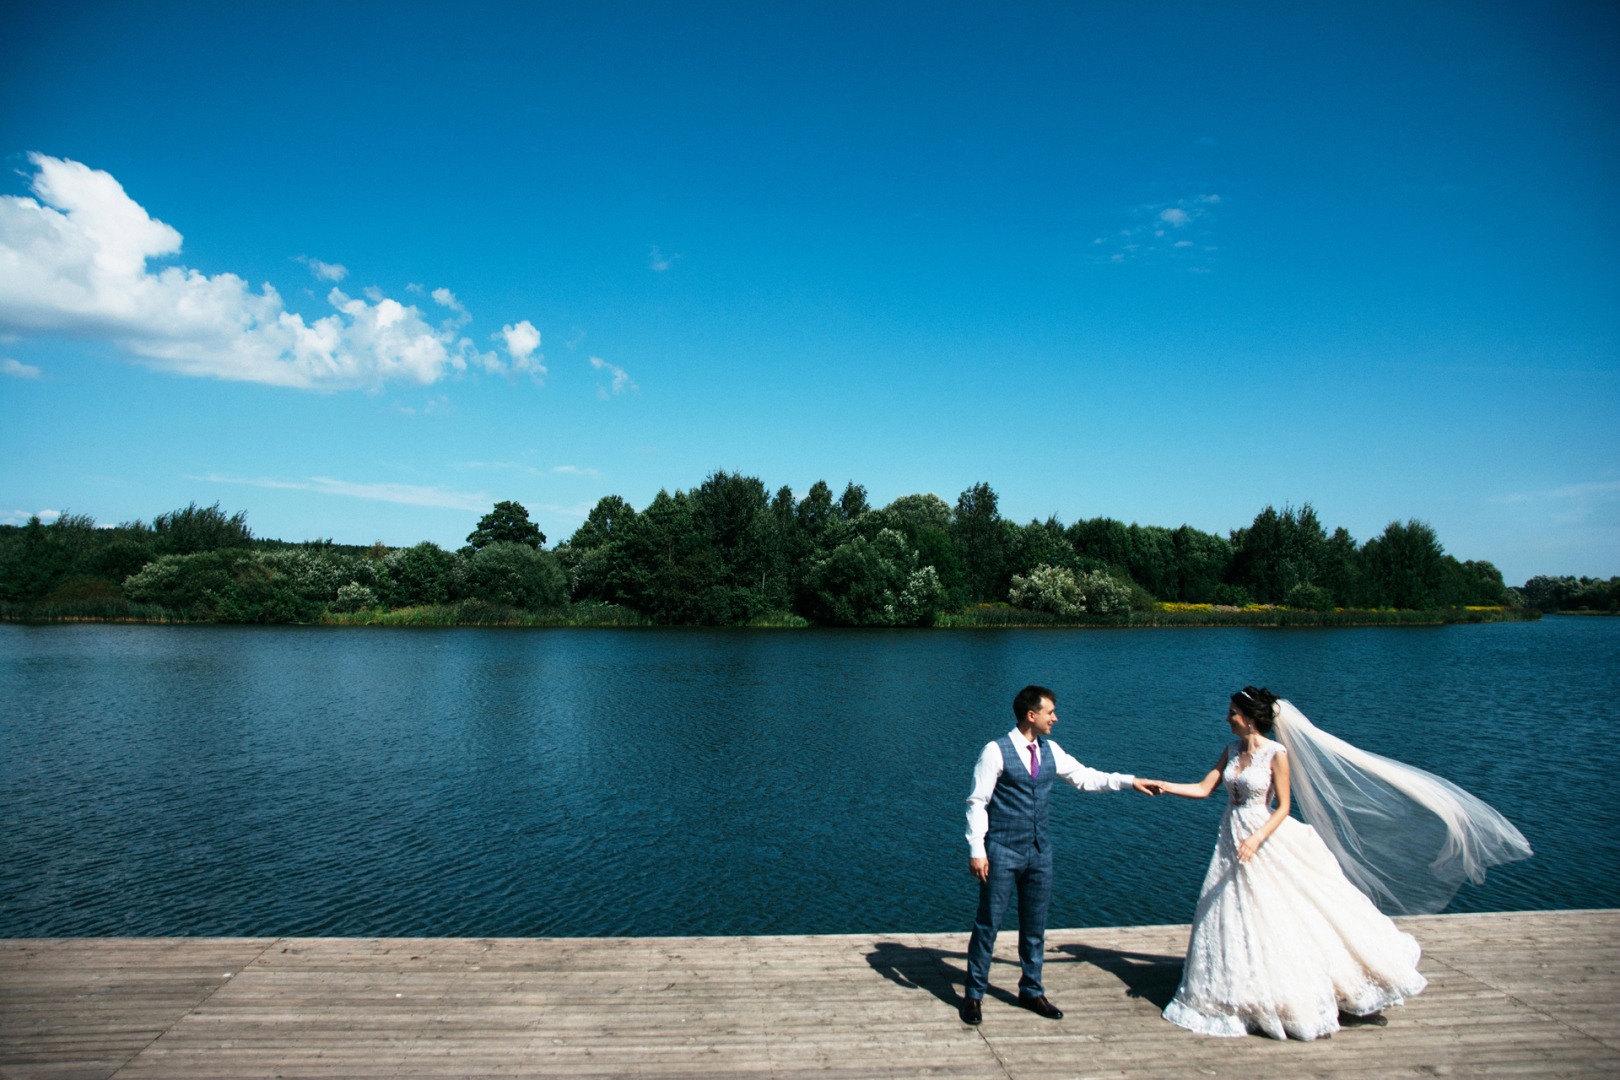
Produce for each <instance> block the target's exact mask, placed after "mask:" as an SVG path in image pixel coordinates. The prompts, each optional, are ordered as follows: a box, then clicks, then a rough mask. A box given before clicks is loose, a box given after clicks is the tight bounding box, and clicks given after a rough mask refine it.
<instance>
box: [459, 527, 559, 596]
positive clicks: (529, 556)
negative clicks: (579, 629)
mask: <svg viewBox="0 0 1620 1080" xmlns="http://www.w3.org/2000/svg"><path fill="white" fill-rule="evenodd" d="M466 579H467V585H466V588H467V593H468V595H469V596H470V597H471V598H473V599H475V600H482V601H485V602H487V603H493V604H505V605H508V606H510V607H515V608H527V609H531V610H532V609H539V608H552V607H558V606H560V605H562V604H565V603H567V601H568V578H567V575H565V574H564V573H563V570H562V566H561V565H560V564H559V563H558V562H557V557H556V556H555V555H553V554H552V553H551V552H549V551H540V550H538V549H536V548H534V547H531V546H530V545H529V544H526V543H518V542H511V541H495V542H494V543H491V544H487V545H485V546H484V547H482V548H479V549H478V553H477V554H476V555H474V556H473V557H472V559H471V560H470V562H469V565H468V568H467V578H466Z"/></svg>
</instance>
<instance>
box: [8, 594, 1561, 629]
mask: <svg viewBox="0 0 1620 1080" xmlns="http://www.w3.org/2000/svg"><path fill="white" fill-rule="evenodd" d="M1539 618H1541V613H1540V612H1539V611H1536V610H1534V609H1525V608H1499V607H1469V608H1440V609H1436V610H1431V611H1407V610H1392V609H1382V610H1357V609H1352V608H1338V609H1335V610H1333V611H1302V610H1299V609H1296V608H1284V607H1264V606H1261V605H1258V604H1253V605H1250V606H1249V607H1246V608H1234V607H1218V606H1215V605H1213V604H1157V605H1155V606H1154V608H1153V609H1152V610H1143V611H1131V612H1128V613H1126V614H1121V615H1082V616H1080V617H1078V618H1073V617H1067V616H1061V615H1053V614H1051V613H1050V612H1045V611H1030V610H1027V609H1025V608H1015V607H1011V606H1010V605H1007V604H978V605H975V606H973V607H969V608H965V609H963V610H962V611H944V612H940V613H939V614H938V615H937V616H936V619H935V625H936V626H940V627H945V628H952V629H995V628H998V627H1032V626H1050V627H1139V626H1141V627H1147V626H1442V625H1445V624H1449V623H1487V622H1520V621H1527V620H1535V619H1539ZM0 621H3V622H28V623H64V622H111V623H208V622H212V621H213V620H211V619H208V618H206V617H199V616H198V615H197V614H195V613H188V612H185V611H176V610H173V609H171V608H165V607H159V606H158V605H156V604H136V603H133V602H131V601H128V600H77V601H72V602H66V603H44V602H41V603H34V604H10V603H0ZM303 625H319V626H652V625H654V623H653V621H652V620H651V619H649V618H647V617H646V616H645V615H642V614H641V613H640V612H638V611H635V610H633V609H631V608H627V607H621V606H619V605H617V604H598V603H591V602H584V603H577V604H569V605H567V606H565V607H560V608H553V609H550V610H546V611H525V610H522V609H520V608H513V607H507V606H505V605H502V604H490V603H485V602H482V601H478V600H464V601H462V602H460V603H456V604H428V605H423V606H420V607H402V608H394V609H392V610H387V609H383V608H368V609H364V610H361V611H348V612H338V611H327V612H324V613H323V614H322V615H321V616H320V618H319V619H318V620H316V621H315V622H314V623H305V624H303ZM748 625H749V626H750V627H754V628H760V629H770V628H775V629H801V628H808V627H810V626H811V625H812V624H811V623H810V621H809V620H807V619H804V618H801V617H800V616H798V615H794V614H792V613H790V612H776V613H773V614H770V615H762V616H760V617H758V618H756V619H754V620H753V621H752V622H750V623H749V624H748Z"/></svg>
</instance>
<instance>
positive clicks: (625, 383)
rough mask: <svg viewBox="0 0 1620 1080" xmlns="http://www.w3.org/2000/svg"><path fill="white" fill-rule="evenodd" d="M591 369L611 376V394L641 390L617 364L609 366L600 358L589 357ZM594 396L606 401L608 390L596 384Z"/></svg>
mask: <svg viewBox="0 0 1620 1080" xmlns="http://www.w3.org/2000/svg"><path fill="white" fill-rule="evenodd" d="M591 367H593V368H595V369H596V370H597V371H606V372H610V373H611V374H612V376H613V393H615V394H622V393H624V392H625V391H626V390H639V389H641V388H640V387H639V386H637V385H636V384H635V383H634V382H632V381H631V380H630V375H629V373H628V372H626V371H625V370H624V368H622V367H620V366H619V365H617V364H610V363H608V362H607V361H606V360H604V359H602V358H601V357H600V356H593V357H591ZM596 396H597V397H599V398H601V399H602V400H604V401H606V400H607V398H608V388H607V387H605V386H603V385H601V384H600V383H598V384H597V387H596Z"/></svg>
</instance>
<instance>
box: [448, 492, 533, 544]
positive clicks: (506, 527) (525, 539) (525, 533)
mask: <svg viewBox="0 0 1620 1080" xmlns="http://www.w3.org/2000/svg"><path fill="white" fill-rule="evenodd" d="M545 542H546V534H545V533H543V532H541V531H540V526H538V525H536V524H535V523H534V522H532V521H530V520H529V511H528V510H526V509H524V508H523V506H522V505H521V504H519V503H515V502H511V501H510V500H508V501H506V502H498V503H496V504H495V508H494V509H493V510H491V511H490V512H489V513H487V514H485V515H484V516H483V517H481V518H479V519H478V528H476V529H474V530H473V531H472V532H470V533H468V534H467V543H468V544H470V545H471V546H472V548H473V549H474V550H477V549H479V548H482V547H485V546H487V545H489V544H527V545H529V546H530V547H532V548H538V547H541V546H543V545H544V544H545Z"/></svg>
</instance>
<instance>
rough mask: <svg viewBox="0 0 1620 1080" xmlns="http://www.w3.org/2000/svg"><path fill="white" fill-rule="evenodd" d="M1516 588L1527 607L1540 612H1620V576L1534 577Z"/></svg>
mask: <svg viewBox="0 0 1620 1080" xmlns="http://www.w3.org/2000/svg"><path fill="white" fill-rule="evenodd" d="M1519 591H1520V594H1521V595H1522V596H1523V597H1524V603H1525V604H1526V606H1528V607H1533V608H1536V609H1537V610H1539V611H1620V577H1612V578H1610V579H1609V580H1607V581H1604V580H1603V579H1602V578H1591V577H1582V578H1576V577H1567V576H1566V577H1545V576H1537V577H1533V578H1531V579H1530V580H1529V581H1527V582H1525V583H1524V584H1523V585H1522V586H1520V589H1519Z"/></svg>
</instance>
